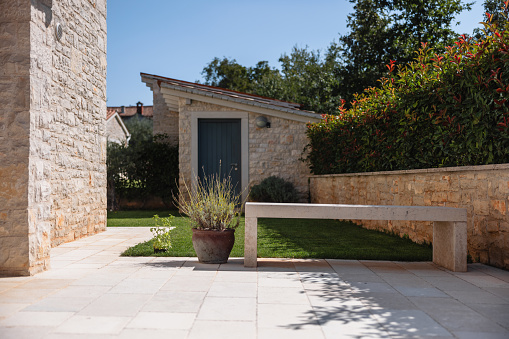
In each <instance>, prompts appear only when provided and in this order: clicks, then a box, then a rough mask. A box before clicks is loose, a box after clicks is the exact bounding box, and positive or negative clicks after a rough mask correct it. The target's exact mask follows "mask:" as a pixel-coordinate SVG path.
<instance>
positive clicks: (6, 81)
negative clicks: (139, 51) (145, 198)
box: [0, 0, 106, 275]
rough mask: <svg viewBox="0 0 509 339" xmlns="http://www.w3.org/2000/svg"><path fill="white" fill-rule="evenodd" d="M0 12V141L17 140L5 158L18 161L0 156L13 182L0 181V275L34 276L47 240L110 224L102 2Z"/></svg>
mask: <svg viewBox="0 0 509 339" xmlns="http://www.w3.org/2000/svg"><path fill="white" fill-rule="evenodd" d="M0 11H1V12H2V16H1V18H0V21H1V22H0V26H1V27H2V28H1V30H5V31H3V32H2V33H3V34H0V44H1V46H2V48H1V49H0V53H2V54H0V56H1V58H2V63H3V60H4V59H7V60H9V61H10V62H9V67H8V68H5V71H3V72H2V74H0V76H1V79H0V84H1V85H0V86H2V87H1V88H0V98H2V99H0V100H5V101H6V102H5V104H6V105H2V106H3V107H6V113H5V114H4V116H3V117H2V124H3V128H0V133H1V134H0V138H2V141H4V139H5V140H10V139H11V138H12V141H9V142H8V143H7V146H6V143H4V142H2V145H1V146H0V156H2V157H3V158H6V159H13V160H9V162H8V163H7V164H8V165H7V166H4V164H5V163H4V161H3V159H2V161H1V163H2V165H1V166H2V170H0V171H1V172H2V174H0V176H2V177H5V178H9V180H3V178H2V183H5V182H12V184H9V185H8V186H4V184H2V186H1V187H0V199H1V200H2V201H0V203H1V204H2V211H1V212H0V219H3V220H2V224H0V232H2V234H7V236H6V237H5V239H4V237H3V236H2V237H1V238H2V239H4V240H2V242H3V243H2V244H1V245H2V246H1V248H2V250H1V253H0V255H1V256H0V272H2V273H3V274H18V275H19V274H23V275H25V274H34V273H37V272H39V271H41V270H44V269H46V268H48V267H49V255H50V248H51V246H56V245H58V244H60V243H62V242H66V241H72V240H74V239H76V238H80V237H82V236H85V235H89V234H94V233H96V232H99V231H102V230H105V227H106V166H105V161H106V137H105V128H106V126H105V112H106V0H73V1H65V2H64V1H55V0H32V1H26V0H10V1H2V2H1V4H0ZM5 13H8V14H7V15H6V14H5ZM57 24H61V25H62V27H63V35H62V38H61V40H60V41H59V40H58V39H57V38H56V35H55V26H56V25H57ZM9 41H11V42H12V41H15V47H14V48H12V49H9V48H8V47H6V46H8V45H9ZM4 47H5V48H4ZM2 69H4V68H2ZM10 86H13V87H14V86H16V87H17V89H15V92H14V93H10V92H9V88H10ZM12 94H15V95H12ZM13 136H14V137H13ZM3 167H7V168H5V169H4V168H3ZM15 167H17V168H18V170H14V168H15ZM13 196H14V198H13ZM4 201H6V202H7V203H6V204H4ZM4 206H7V207H4ZM4 208H5V212H4ZM6 242H8V244H7V245H6ZM4 245H6V246H5V247H4ZM25 246H27V248H25Z"/></svg>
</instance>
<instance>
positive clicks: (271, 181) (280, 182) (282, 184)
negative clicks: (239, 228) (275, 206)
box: [249, 176, 298, 203]
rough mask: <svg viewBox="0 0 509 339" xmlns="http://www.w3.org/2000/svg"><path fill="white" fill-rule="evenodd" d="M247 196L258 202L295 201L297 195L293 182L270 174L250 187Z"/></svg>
mask: <svg viewBox="0 0 509 339" xmlns="http://www.w3.org/2000/svg"><path fill="white" fill-rule="evenodd" d="M249 197H250V198H251V200H252V201H258V202H278V203H282V202H297V200H298V195H297V191H296V190H295V187H294V186H293V184H292V183H291V182H289V181H286V180H284V179H282V178H279V177H276V176H271V177H268V178H265V179H263V180H262V182H261V183H259V184H258V185H254V186H253V187H252V188H251V192H250V194H249Z"/></svg>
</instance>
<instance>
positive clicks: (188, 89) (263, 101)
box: [140, 73, 321, 120]
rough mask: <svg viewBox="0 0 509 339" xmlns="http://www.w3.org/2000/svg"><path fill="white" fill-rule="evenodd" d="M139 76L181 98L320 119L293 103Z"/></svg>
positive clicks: (149, 84)
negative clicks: (189, 96)
mask: <svg viewBox="0 0 509 339" xmlns="http://www.w3.org/2000/svg"><path fill="white" fill-rule="evenodd" d="M140 75H141V78H142V81H143V82H145V83H146V84H147V86H149V87H151V86H152V84H153V82H156V83H157V84H158V86H159V87H160V88H167V89H170V90H173V91H177V92H181V94H182V97H186V94H194V95H200V96H204V97H209V98H215V99H220V100H225V101H230V102H235V103H238V104H244V105H249V106H255V107H260V108H266V109H271V110H277V111H282V112H286V113H292V114H296V115H299V116H303V117H308V118H311V119H313V120H314V119H320V118H321V115H320V114H318V113H315V112H311V111H306V110H302V109H301V106H302V105H300V104H297V103H293V102H286V101H281V100H276V99H271V98H266V97H262V96H259V95H254V94H248V93H241V92H237V91H232V90H228V89H224V88H219V87H214V86H208V85H202V84H197V83H193V82H187V81H183V80H177V79H172V78H166V77H162V76H159V75H153V74H147V73H140Z"/></svg>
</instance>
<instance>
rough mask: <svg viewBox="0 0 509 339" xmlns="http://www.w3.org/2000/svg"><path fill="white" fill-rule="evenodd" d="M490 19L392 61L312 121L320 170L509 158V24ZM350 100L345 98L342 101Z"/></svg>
mask: <svg viewBox="0 0 509 339" xmlns="http://www.w3.org/2000/svg"><path fill="white" fill-rule="evenodd" d="M500 22H501V23H502V24H503V25H504V26H503V27H502V26H501V27H497V25H496V24H484V26H485V32H484V33H485V37H484V38H480V39H473V38H467V37H465V36H461V37H459V38H458V39H457V41H456V43H455V45H454V46H451V47H448V49H447V52H446V53H444V54H441V55H438V54H435V53H434V51H433V50H432V49H430V48H428V47H427V46H426V44H423V45H422V48H421V49H420V50H419V51H418V53H417V57H416V59H415V61H414V62H412V63H410V64H408V65H405V66H404V67H402V66H400V67H398V66H397V65H396V63H395V62H394V61H391V63H390V64H389V65H387V67H388V71H389V73H388V76H387V78H383V79H381V80H380V82H381V84H380V87H379V88H369V89H366V90H365V91H364V93H362V94H361V95H358V96H357V97H356V100H355V101H353V102H352V108H351V109H345V108H344V107H343V106H341V107H340V108H339V114H338V115H325V116H324V120H323V121H322V122H319V123H314V124H309V125H308V130H307V135H308V137H309V140H310V144H309V151H310V152H309V155H308V158H307V160H308V161H309V163H310V168H311V171H312V172H313V173H314V174H330V173H353V172H368V171H386V170H401V169H415V168H433V167H445V166H465V165H482V164H494V163H507V162H509V133H508V125H509V101H508V100H507V99H508V98H509V31H508V28H509V24H508V22H507V20H501V21H500ZM343 105H344V103H343Z"/></svg>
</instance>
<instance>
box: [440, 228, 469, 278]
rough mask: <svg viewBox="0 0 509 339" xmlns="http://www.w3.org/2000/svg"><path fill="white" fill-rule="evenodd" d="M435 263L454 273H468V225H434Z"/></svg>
mask: <svg viewBox="0 0 509 339" xmlns="http://www.w3.org/2000/svg"><path fill="white" fill-rule="evenodd" d="M433 262H434V263H435V264H437V265H439V266H442V267H445V268H447V269H448V270H451V271H453V272H466V271H467V223H466V222H452V221H449V222H446V221H435V222H434V223H433Z"/></svg>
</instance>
